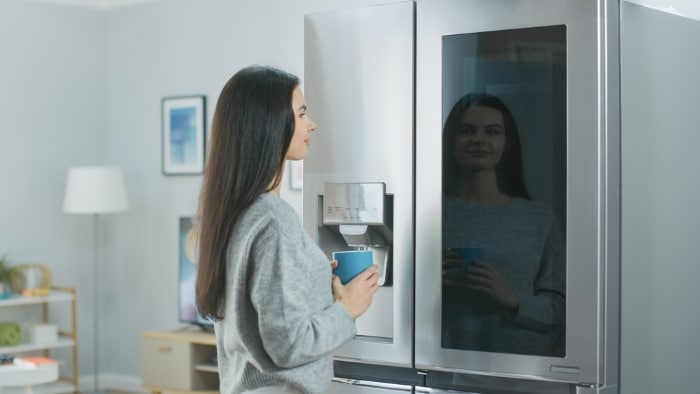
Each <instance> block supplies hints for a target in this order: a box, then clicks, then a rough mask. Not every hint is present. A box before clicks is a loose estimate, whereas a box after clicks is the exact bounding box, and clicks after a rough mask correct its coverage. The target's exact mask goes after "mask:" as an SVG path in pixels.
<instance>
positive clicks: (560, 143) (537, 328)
mask: <svg viewBox="0 0 700 394" xmlns="http://www.w3.org/2000/svg"><path fill="white" fill-rule="evenodd" d="M442 90H443V97H442V100H443V130H442V133H443V166H442V168H443V174H442V177H443V178H442V179H443V211H442V237H443V238H442V246H443V282H442V283H443V293H442V294H443V297H442V300H443V302H442V346H443V348H449V349H464V350H476V351H485V352H498V353H515V354H528V355H542V356H557V357H563V356H564V355H565V320H566V319H565V313H566V312H565V311H566V261H565V255H566V253H565V239H566V236H565V229H566V149H567V147H566V140H567V139H566V118H567V116H566V107H567V106H566V97H567V94H566V27H565V26H547V27H535V28H526V29H514V30H504V31H493V32H482V33H470V34H461V35H454V36H445V37H444V38H443V86H442Z"/></svg>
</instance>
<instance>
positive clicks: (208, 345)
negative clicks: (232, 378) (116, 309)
mask: <svg viewBox="0 0 700 394" xmlns="http://www.w3.org/2000/svg"><path fill="white" fill-rule="evenodd" d="M141 356H142V368H143V370H142V373H143V385H144V387H145V388H146V389H147V390H150V391H151V392H152V393H154V394H157V393H161V392H164V391H165V392H174V393H218V391H219V374H218V369H217V366H216V338H215V337H214V334H212V333H208V332H204V331H202V330H200V329H198V328H187V329H183V330H177V331H148V332H144V333H142V346H141Z"/></svg>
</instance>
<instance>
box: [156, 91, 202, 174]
mask: <svg viewBox="0 0 700 394" xmlns="http://www.w3.org/2000/svg"><path fill="white" fill-rule="evenodd" d="M161 115H162V120H161V121H162V134H161V136H162V138H161V141H162V144H161V156H162V167H161V169H162V172H163V175H198V174H202V173H204V154H205V149H206V133H205V130H206V97H205V96H203V95H193V96H173V97H164V98H163V99H162V101H161Z"/></svg>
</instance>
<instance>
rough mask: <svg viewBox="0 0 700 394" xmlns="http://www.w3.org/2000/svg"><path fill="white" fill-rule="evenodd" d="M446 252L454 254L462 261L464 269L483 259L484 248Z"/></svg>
mask: <svg viewBox="0 0 700 394" xmlns="http://www.w3.org/2000/svg"><path fill="white" fill-rule="evenodd" d="M448 251H450V252H454V253H456V254H457V257H459V258H460V259H462V260H464V268H467V267H469V266H470V265H472V264H473V263H474V261H476V260H482V259H483V258H484V248H481V247H465V248H450V249H448Z"/></svg>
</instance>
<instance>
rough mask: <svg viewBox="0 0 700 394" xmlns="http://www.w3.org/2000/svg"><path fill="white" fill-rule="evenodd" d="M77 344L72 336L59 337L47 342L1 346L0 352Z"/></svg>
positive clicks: (25, 350) (55, 347) (17, 351)
mask: <svg viewBox="0 0 700 394" xmlns="http://www.w3.org/2000/svg"><path fill="white" fill-rule="evenodd" d="M73 345H75V341H74V340H72V339H70V338H58V340H56V341H55V342H47V343H20V344H19V345H15V346H6V347H0V353H3V354H4V353H20V352H33V351H35V350H44V349H59V348H64V347H71V346H73Z"/></svg>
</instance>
